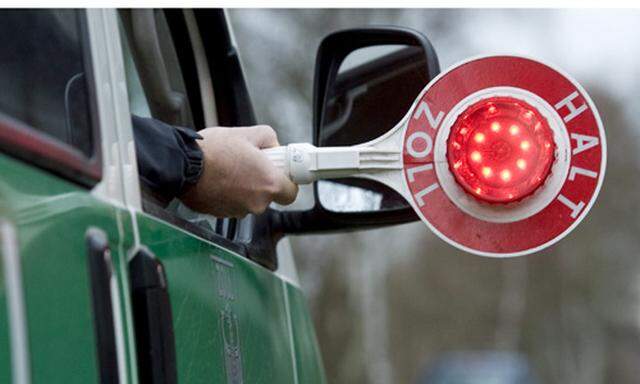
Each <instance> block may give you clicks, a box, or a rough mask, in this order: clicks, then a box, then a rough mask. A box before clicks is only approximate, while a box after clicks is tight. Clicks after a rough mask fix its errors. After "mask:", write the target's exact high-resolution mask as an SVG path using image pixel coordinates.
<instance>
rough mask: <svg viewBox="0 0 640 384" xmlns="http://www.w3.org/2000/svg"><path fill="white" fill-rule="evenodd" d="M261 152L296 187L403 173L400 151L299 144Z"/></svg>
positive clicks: (367, 147)
mask: <svg viewBox="0 0 640 384" xmlns="http://www.w3.org/2000/svg"><path fill="white" fill-rule="evenodd" d="M262 151H263V153H264V154H266V155H267V157H269V159H270V160H271V161H272V162H273V164H274V165H275V166H276V167H278V168H280V169H281V170H282V171H283V172H284V173H285V174H286V175H287V176H289V178H290V179H291V180H292V181H293V182H294V183H296V184H309V183H311V182H313V181H315V180H318V179H335V178H340V177H351V176H357V175H358V174H360V173H368V174H370V173H375V172H376V171H389V170H393V169H402V159H401V154H400V151H397V150H389V149H379V148H376V147H373V146H352V147H320V148H318V147H315V146H313V145H311V144H308V143H296V144H289V145H287V146H283V147H275V148H268V149H263V150H262Z"/></svg>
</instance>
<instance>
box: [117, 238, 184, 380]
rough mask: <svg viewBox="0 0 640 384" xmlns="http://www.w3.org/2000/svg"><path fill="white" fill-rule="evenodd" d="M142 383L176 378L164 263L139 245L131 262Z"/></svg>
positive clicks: (132, 296)
mask: <svg viewBox="0 0 640 384" xmlns="http://www.w3.org/2000/svg"><path fill="white" fill-rule="evenodd" d="M129 276H130V278H131V301H132V304H133V316H134V323H135V333H136V349H137V356H138V376H139V382H140V383H151V384H175V383H176V382H177V373H176V355H175V337H174V333H173V319H172V315H171V302H170V299H169V291H168V288H167V279H166V275H165V272H164V266H163V265H162V263H161V262H160V260H158V259H157V258H156V257H155V256H154V255H153V254H152V253H151V252H150V251H149V250H148V249H146V248H140V249H139V250H138V251H137V252H136V254H135V256H134V257H133V258H132V259H131V261H130V262H129Z"/></svg>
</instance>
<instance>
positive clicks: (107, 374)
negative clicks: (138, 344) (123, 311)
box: [85, 227, 119, 384]
mask: <svg viewBox="0 0 640 384" xmlns="http://www.w3.org/2000/svg"><path fill="white" fill-rule="evenodd" d="M85 242H86V246H87V258H88V260H87V264H88V269H89V277H90V283H91V297H92V306H93V319H94V323H95V325H94V326H95V335H96V346H97V353H98V369H99V377H100V383H102V384H114V383H118V382H119V379H118V360H117V358H116V356H117V351H116V336H115V327H114V321H115V319H114V317H113V306H112V284H115V276H114V274H113V263H112V260H111V251H110V250H109V240H108V238H107V235H106V233H105V232H104V231H102V230H101V229H98V228H93V227H92V228H89V229H88V230H87V232H86V235H85Z"/></svg>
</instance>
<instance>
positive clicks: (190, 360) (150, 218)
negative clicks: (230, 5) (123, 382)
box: [120, 10, 322, 383]
mask: <svg viewBox="0 0 640 384" xmlns="http://www.w3.org/2000/svg"><path fill="white" fill-rule="evenodd" d="M120 16H121V20H122V26H121V30H120V34H121V36H122V39H121V40H122V44H123V52H124V62H125V69H126V71H127V83H128V85H127V87H128V89H129V98H130V105H131V106H132V108H133V109H132V111H131V113H132V114H137V115H149V116H153V117H154V118H157V119H161V120H163V119H164V120H165V121H166V120H169V121H168V122H171V123H173V124H179V125H182V126H186V127H190V128H193V129H201V128H204V127H205V126H215V125H228V126H234V125H246V124H252V123H253V120H252V119H253V117H252V116H253V112H252V110H251V108H250V102H249V99H248V96H247V93H246V87H245V84H244V79H243V78H242V77H238V76H235V77H234V76H233V73H234V71H238V70H239V69H240V67H239V61H238V57H237V55H233V52H231V53H232V55H231V56H229V55H227V54H226V53H228V52H223V51H216V49H217V48H218V49H219V48H223V47H227V48H228V47H230V42H231V40H230V35H229V31H228V29H227V24H226V20H225V18H224V13H223V12H222V11H219V10H216V11H211V12H203V11H190V10H184V11H183V10H170V11H162V10H134V11H122V12H120ZM204 24H206V25H207V26H208V27H211V28H212V29H213V30H211V29H205V28H203V25H204ZM141 29H144V30H146V31H154V36H149V35H148V34H147V35H145V39H146V42H147V43H145V41H143V40H142V39H137V38H136V36H135V33H134V31H136V30H141ZM205 35H206V36H208V37H205ZM212 38H213V39H215V40H216V41H215V42H211V41H210V40H211V39H212ZM149 41H151V42H152V43H151V44H152V45H156V44H157V45H158V46H160V47H161V48H160V50H157V51H154V50H153V49H150V47H149V46H145V44H148V42H149ZM154 55H155V56H154ZM151 57H153V59H152V60H150V59H149V58H151ZM214 60H215V64H214ZM143 63H162V64H161V65H160V66H159V67H160V69H161V70H162V71H160V72H158V68H150V67H149V66H147V65H143ZM144 71H147V72H144ZM235 73H236V75H237V74H238V73H239V74H240V75H241V72H235ZM154 76H155V77H154ZM162 82H166V83H165V84H169V85H170V87H169V91H170V92H173V94H174V95H176V94H179V95H180V96H178V98H179V99H181V100H185V103H188V104H187V105H181V106H180V107H179V108H174V109H173V112H172V107H171V106H169V105H163V102H162V100H163V99H164V97H163V95H160V94H158V92H157V89H160V88H162V87H158V86H157V85H158V84H161V83H162ZM154 90H156V91H154ZM165 96H166V95H165ZM152 192H153V191H144V190H143V191H142V192H141V195H142V204H141V206H140V207H132V208H133V210H134V211H135V217H136V222H137V230H138V232H139V238H140V246H141V248H140V251H139V252H137V253H136V255H134V257H133V258H132V259H131V265H130V269H131V279H132V283H131V285H132V290H133V297H134V299H133V306H134V313H135V323H136V344H137V347H138V364H139V375H140V376H139V377H140V380H141V382H153V383H156V382H176V381H178V382H184V383H211V382H216V383H217V382H219V383H243V382H247V383H294V382H298V378H299V375H298V374H297V370H298V363H297V358H296V356H297V355H296V352H295V347H296V346H298V345H303V346H305V347H306V346H307V345H310V346H311V348H315V347H316V344H315V335H314V333H313V330H312V328H309V326H310V322H309V321H307V322H304V321H300V322H298V323H296V324H293V323H292V321H291V320H292V317H291V316H290V313H291V308H292V307H294V308H297V309H298V308H300V309H301V308H304V309H305V310H306V306H304V303H303V302H301V301H300V300H299V298H301V295H297V294H294V296H295V298H294V300H293V301H290V300H289V293H290V287H289V285H290V283H288V282H286V281H285V280H284V279H282V278H281V277H280V276H279V275H278V274H277V273H274V270H275V269H276V267H275V265H276V264H277V262H275V263H273V262H270V260H273V259H270V258H271V257H272V255H273V254H275V249H271V250H270V253H253V254H252V255H253V256H254V258H250V257H249V255H250V252H249V248H250V247H251V245H252V244H258V243H259V240H260V239H257V238H251V237H250V236H251V231H253V228H254V227H255V224H251V223H252V222H253V223H255V222H256V221H259V219H256V218H249V219H248V220H247V221H246V222H247V223H248V224H246V225H248V226H249V227H243V224H242V223H238V222H236V221H235V220H226V219H217V218H214V217H211V216H207V215H202V214H198V213H197V212H192V211H190V210H189V209H188V208H187V207H185V206H183V205H181V204H180V203H179V201H175V200H174V201H172V202H169V203H165V204H163V203H162V202H161V201H158V199H155V198H154V197H153V193H152ZM252 225H253V226H252ZM242 228H248V229H247V230H246V231H243V230H242ZM261 256H264V257H261ZM304 313H305V314H307V315H308V313H307V312H304ZM306 319H307V320H308V317H307V318H306ZM295 320H296V321H298V320H300V316H298V315H296V317H295ZM294 334H300V336H301V337H299V339H298V340H300V342H298V341H297V340H295V339H294V336H293V335H294ZM154 351H156V352H155V353H154ZM158 351H159V353H158ZM314 351H315V355H313V359H308V362H311V363H313V364H315V367H321V365H320V364H318V362H319V358H318V355H317V348H316V349H315V350H314ZM300 362H301V363H304V362H305V360H304V359H300ZM315 375H316V378H322V370H321V369H317V370H316V372H315ZM302 377H304V376H302ZM301 382H305V383H308V382H319V381H318V380H316V381H310V380H308V381H301Z"/></svg>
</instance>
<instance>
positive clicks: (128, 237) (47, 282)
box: [0, 155, 326, 384]
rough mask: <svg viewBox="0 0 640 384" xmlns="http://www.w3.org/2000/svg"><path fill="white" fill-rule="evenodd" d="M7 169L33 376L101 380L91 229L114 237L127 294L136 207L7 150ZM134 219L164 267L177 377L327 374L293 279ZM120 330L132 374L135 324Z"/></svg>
mask: <svg viewBox="0 0 640 384" xmlns="http://www.w3.org/2000/svg"><path fill="white" fill-rule="evenodd" d="M0 169H2V170H3V172H2V178H1V179H0V201H1V204H0V217H1V218H2V220H6V221H8V222H9V223H11V224H12V225H13V226H15V228H16V233H17V234H18V239H17V241H18V245H19V255H20V260H21V269H22V282H23V289H24V300H25V309H26V319H27V330H28V332H27V334H28V337H27V338H28V340H29V344H28V351H29V366H30V373H31V379H32V382H34V383H53V382H55V383H88V382H96V381H97V378H98V367H97V355H96V339H95V334H94V323H93V318H92V307H91V305H92V304H91V289H90V282H89V275H88V272H87V270H88V266H87V252H86V244H85V235H86V231H87V230H88V229H89V228H98V229H100V230H102V231H104V232H105V233H106V234H107V237H108V239H109V245H110V248H111V252H112V256H113V261H114V269H115V271H116V275H117V276H118V281H119V283H120V286H121V288H123V289H121V292H127V291H128V276H127V270H126V268H123V266H124V267H126V263H127V254H128V250H129V249H131V247H132V246H133V235H132V233H133V231H132V229H131V222H132V221H131V220H130V217H129V212H128V211H127V210H125V209H121V208H116V207H114V206H112V205H110V204H109V203H106V202H104V201H102V200H101V199H98V198H96V197H94V196H92V195H91V194H89V192H88V191H87V190H86V189H83V188H81V187H78V186H76V185H74V184H72V183H69V182H67V181H64V180H62V179H60V178H58V177H56V176H54V175H51V174H49V173H47V172H46V171H43V170H40V169H38V168H36V167H33V166H30V165H27V164H24V163H22V162H21V161H19V160H15V159H13V158H10V157H7V156H4V155H0ZM136 221H137V225H138V228H139V233H140V241H141V243H142V244H144V245H145V246H146V247H147V248H148V249H149V250H151V251H152V252H153V254H155V256H156V257H157V258H158V259H159V260H160V261H161V262H162V263H163V265H164V267H165V271H166V276H167V280H168V287H169V295H170V299H171V307H172V313H173V326H174V333H175V346H176V360H177V373H178V382H180V383H212V382H213V383H239V382H244V383H296V382H297V383H310V384H313V383H323V382H326V380H325V377H324V372H323V369H322V362H321V359H320V355H319V351H318V347H317V343H316V340H315V333H314V330H313V324H312V323H311V321H310V317H309V313H308V309H307V306H306V303H305V301H304V298H303V295H302V292H301V291H300V289H299V288H298V287H295V286H293V285H291V284H290V283H288V282H286V281H285V280H283V279H281V278H280V277H279V276H277V275H276V274H274V273H272V272H271V271H269V270H267V269H265V268H264V267H262V266H259V265H257V264H255V263H253V262H251V261H249V260H248V259H246V258H244V257H242V256H239V255H237V254H235V253H233V252H231V251H228V250H226V249H225V248H223V247H221V246H219V245H216V244H214V243H212V242H209V241H206V240H203V239H200V238H198V237H197V236H194V235H192V234H190V233H187V232H185V231H183V230H181V229H179V228H177V227H174V226H173V225H171V224H168V223H165V222H163V221H161V220H159V219H157V218H155V217H152V216H149V215H147V214H144V213H138V214H137V220H136ZM3 288H4V287H3ZM0 292H1V293H2V295H0V303H2V304H4V305H2V307H1V309H0V310H1V311H2V312H0V314H2V316H1V318H2V319H1V321H2V322H0V335H2V336H3V337H2V338H0V364H2V366H1V367H2V369H1V370H0V379H2V380H0V382H10V377H11V367H10V362H11V354H10V345H9V344H10V343H9V337H8V336H9V326H8V323H7V317H8V314H7V305H6V304H7V297H6V294H5V290H4V289H3V290H2V291H0ZM120 304H121V310H120V311H118V312H120V313H121V314H122V315H121V316H122V321H123V322H131V316H130V313H131V310H130V308H128V306H129V305H131V304H130V300H129V298H128V297H125V295H123V296H122V297H120ZM126 314H129V315H128V316H127V315H126ZM122 329H123V331H124V335H123V338H124V339H126V340H125V344H126V345H125V351H126V354H127V356H126V358H125V359H124V360H123V363H125V364H126V365H127V369H125V370H124V371H125V372H126V376H127V377H130V378H134V377H135V372H136V371H135V369H136V367H135V366H134V365H135V364H132V363H130V362H131V361H135V360H134V359H133V356H132V355H134V354H135V337H134V335H133V334H132V332H131V329H133V326H132V324H131V323H129V324H127V326H124V327H122ZM127 346H128V347H127ZM134 380H135V379H134ZM234 380H235V381H234Z"/></svg>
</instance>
